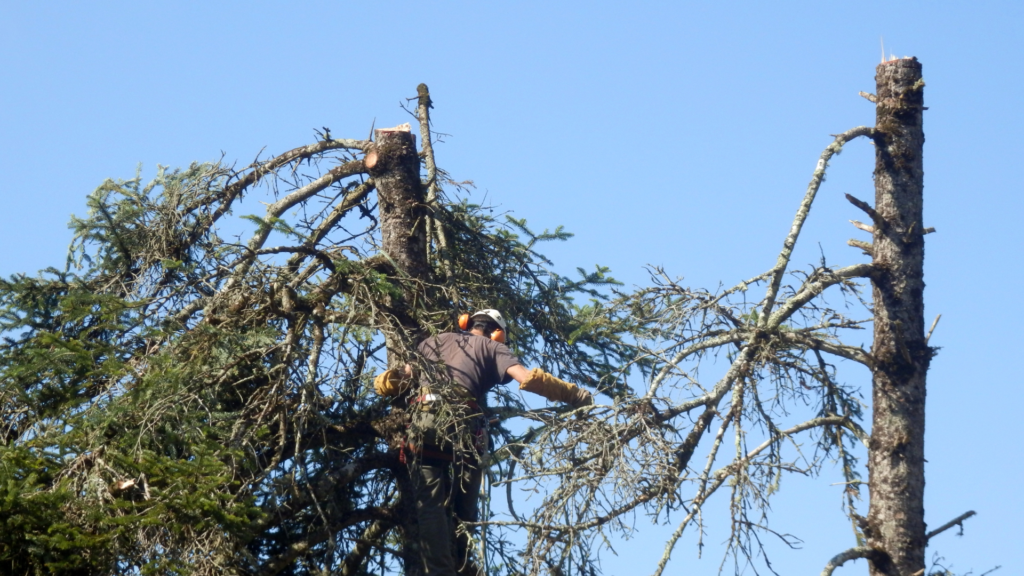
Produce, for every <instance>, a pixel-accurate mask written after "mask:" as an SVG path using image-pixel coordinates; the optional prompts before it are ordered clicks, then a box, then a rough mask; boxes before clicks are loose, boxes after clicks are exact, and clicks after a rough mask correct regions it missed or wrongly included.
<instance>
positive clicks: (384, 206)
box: [364, 125, 431, 576]
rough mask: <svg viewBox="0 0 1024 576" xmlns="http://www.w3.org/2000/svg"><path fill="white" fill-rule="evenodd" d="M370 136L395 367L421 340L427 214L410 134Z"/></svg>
mask: <svg viewBox="0 0 1024 576" xmlns="http://www.w3.org/2000/svg"><path fill="white" fill-rule="evenodd" d="M374 136H375V138H374V141H375V145H374V147H373V148H371V149H370V150H369V151H368V152H367V154H366V158H365V159H364V163H365V165H366V168H367V170H369V172H370V175H371V176H373V179H374V182H375V183H376V186H377V197H378V202H379V208H378V213H379V216H380V229H381V252H382V253H383V254H384V255H386V256H387V257H388V258H389V259H390V260H391V263H392V264H394V266H395V268H397V270H396V274H395V277H394V278H392V282H393V283H395V284H397V285H398V286H399V287H400V289H401V295H400V296H398V295H391V296H390V297H385V298H384V305H383V306H380V308H381V311H382V312H383V313H384V314H385V315H387V316H391V319H387V320H385V321H382V325H383V326H384V329H383V332H384V339H385V344H386V347H387V351H388V365H389V366H390V367H392V368H398V367H400V366H403V365H405V363H406V362H407V361H408V359H409V351H410V350H412V349H413V347H414V346H415V345H416V344H417V343H419V341H420V340H421V339H422V338H423V336H424V334H423V328H422V326H421V325H420V323H419V322H418V320H417V313H416V309H417V306H418V305H420V304H421V303H420V302H417V294H422V293H424V290H423V288H424V284H425V283H429V282H430V279H431V273H430V270H431V269H430V264H429V262H428V261H427V235H426V223H427V221H428V220H427V215H428V214H427V205H426V202H425V189H424V186H423V184H422V182H421V181H420V159H419V155H418V154H417V153H416V137H415V136H413V134H412V133H411V132H409V127H408V125H405V126H400V127H398V128H392V129H387V130H377V131H375V132H374ZM396 321H397V326H395V325H394V324H395V323H396ZM395 474H396V476H397V482H398V488H399V492H400V497H399V504H398V506H397V509H398V512H399V516H400V517H401V519H402V522H401V526H400V534H401V537H402V541H403V543H404V545H403V546H402V566H403V573H404V574H407V575H409V576H417V575H420V574H422V573H423V566H422V559H421V556H420V551H419V548H418V547H417V546H416V545H414V544H413V543H415V542H418V541H419V525H418V523H417V517H416V500H415V497H414V495H413V494H414V492H413V489H412V484H411V483H410V480H409V470H408V469H407V468H406V467H405V466H399V467H398V469H397V470H395Z"/></svg>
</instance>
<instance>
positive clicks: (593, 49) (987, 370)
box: [0, 0, 1024, 574]
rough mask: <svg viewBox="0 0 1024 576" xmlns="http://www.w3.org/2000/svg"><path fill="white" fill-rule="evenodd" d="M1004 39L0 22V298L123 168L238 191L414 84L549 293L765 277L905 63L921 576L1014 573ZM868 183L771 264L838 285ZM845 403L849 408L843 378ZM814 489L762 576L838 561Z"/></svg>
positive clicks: (1018, 83)
mask: <svg viewBox="0 0 1024 576" xmlns="http://www.w3.org/2000/svg"><path fill="white" fill-rule="evenodd" d="M1022 16H1024V8H1022V5H1020V4H1019V3H1011V2H971V3H966V2H964V3H953V2H927V3H926V2H899V1H893V0H890V1H887V2H874V1H864V2H831V3H822V2H813V3H812V2H774V3H767V2H764V3H760V2H759V3H754V2H745V3H744V2H739V3H712V2H705V3H684V2H644V3H625V2H591V3H582V2H575V3H560V4H556V3H551V2H546V3H541V2H518V3H497V2H490V3H483V2H479V3H470V2H445V3H427V2H420V3H407V2H382V3H350V4H346V3H341V2H307V3H302V4H296V5H286V4H284V3H270V2H244V3H243V2H218V3H210V2H208V3H200V2H189V3H174V4H172V3H161V2H147V3H141V2H124V3H115V2H105V3H92V4H91V5H86V4H84V3H82V4H72V3H64V4H60V3H48V4H43V3H27V2H21V3H15V2H4V3H0V70H2V77H3V81H2V82H0V173H2V174H3V175H4V177H3V179H2V180H0V198H2V201H3V204H4V207H5V209H6V218H5V219H4V225H3V226H0V246H2V247H3V248H4V249H3V251H2V252H0V274H4V275H8V274H11V273H14V272H32V271H35V270H38V269H40V268H43V267H46V266H50V265H56V266H60V265H62V263H63V261H64V254H65V250H66V247H67V245H68V242H69V240H70V235H69V232H68V230H67V228H66V223H67V221H68V218H69V216H70V215H71V214H72V213H79V214H82V213H84V197H85V195H86V194H88V193H89V192H90V191H92V190H93V189H94V188H95V187H96V186H98V185H99V184H100V183H101V182H102V181H103V179H105V178H108V177H115V178H129V177H131V176H133V175H134V172H135V169H136V166H137V165H138V163H140V162H141V163H143V170H144V174H145V175H152V174H153V173H154V172H155V169H156V165H157V164H158V163H159V164H163V165H170V166H181V165H185V164H187V163H189V162H191V161H193V160H216V159H218V158H219V157H220V156H221V154H222V153H223V154H224V156H225V158H226V159H228V160H230V161H235V160H237V161H238V162H239V163H240V164H245V163H248V162H249V161H250V160H251V159H252V158H253V157H255V156H256V154H257V153H258V152H259V151H260V150H261V149H263V148H264V147H266V150H267V153H278V152H281V151H284V150H286V149H289V148H291V147H294V146H297V145H300V144H304V143H308V142H311V141H312V140H313V137H314V135H313V129H314V128H318V127H320V126H329V127H330V128H331V130H332V133H333V134H334V135H335V136H337V137H352V138H363V137H365V136H366V135H367V134H368V133H369V130H370V126H371V123H373V122H376V125H377V126H378V127H380V126H390V125H395V124H399V123H402V122H405V121H407V120H408V117H407V115H406V114H405V113H404V112H403V111H402V110H401V109H400V108H399V106H398V104H399V102H400V101H402V100H404V99H405V98H407V97H412V96H415V87H416V85H417V84H418V83H420V82H426V83H427V84H428V85H429V86H430V89H431V94H432V96H433V99H434V101H435V110H434V112H433V113H434V120H435V128H436V129H437V130H438V131H440V132H444V133H447V134H450V135H451V136H449V137H446V138H445V142H444V143H443V144H440V145H438V147H437V148H436V152H437V155H438V162H439V164H440V165H441V166H442V167H443V168H445V169H446V170H448V171H449V172H450V173H451V174H452V175H453V176H454V177H455V178H456V179H459V180H464V179H470V180H473V181H474V182H475V183H476V186H477V194H478V198H481V199H482V198H484V197H486V199H487V200H488V201H489V202H491V203H494V204H496V205H499V206H500V207H501V208H502V209H505V210H510V211H513V212H514V214H515V215H516V216H517V217H525V218H527V220H528V221H529V222H530V223H531V225H533V226H535V227H537V228H545V227H548V228H553V227H554V226H557V225H564V226H565V227H566V228H567V229H568V230H570V231H572V232H574V233H575V234H576V237H575V238H574V239H573V240H571V241H569V242H566V243H562V244H558V245H555V246H552V247H551V248H550V249H549V250H548V252H547V253H548V255H549V256H551V257H552V258H553V259H554V260H555V262H556V264H557V266H558V267H559V269H561V270H564V271H566V272H568V271H571V270H573V269H574V268H575V267H576V266H583V267H590V266H592V265H594V264H598V263H599V264H603V265H607V266H610V267H611V268H612V270H613V273H614V275H615V276H616V277H617V278H619V279H620V280H622V281H624V282H626V283H627V284H628V285H632V284H637V285H641V284H644V283H645V281H646V280H645V278H646V275H645V272H644V270H643V266H644V265H645V264H655V265H663V266H665V267H666V269H667V270H668V271H669V272H670V273H671V274H673V275H677V276H685V278H686V281H687V282H688V283H690V284H693V285H702V286H708V287H714V286H716V285H717V284H718V283H719V282H722V283H725V284H730V285H731V284H732V283H735V282H736V281H738V280H740V279H743V278H749V277H751V276H753V275H755V274H757V273H759V272H761V271H763V270H766V269H767V268H769V267H770V266H771V265H772V264H773V263H774V258H775V255H776V253H777V251H778V249H779V247H780V246H781V243H782V239H783V237H784V235H785V233H786V231H787V230H788V228H789V225H790V221H791V219H792V216H793V213H794V212H795V210H796V206H797V204H798V202H799V199H800V197H801V195H802V193H803V190H804V188H805V187H806V184H807V181H808V180H809V178H810V175H811V172H812V170H813V168H814V165H815V162H816V160H817V157H818V155H819V154H820V152H821V150H822V148H823V147H824V146H825V145H827V144H828V143H829V142H830V141H831V137H830V136H829V135H830V134H835V133H838V132H841V131H844V130H846V129H848V128H852V127H854V126H857V125H870V124H872V123H873V119H874V110H873V106H872V105H871V104H870V103H869V102H867V101H866V100H864V99H862V98H859V97H858V96H857V92H858V91H860V90H864V91H869V92H870V91H873V89H874V68H875V65H877V63H878V62H879V60H880V57H881V55H880V52H881V49H880V46H879V39H880V38H882V37H884V40H885V47H886V51H887V53H891V54H894V55H896V56H911V55H912V56H917V57H918V58H919V59H920V60H921V61H922V63H923V65H924V78H925V80H926V82H927V89H926V93H925V99H926V105H928V106H929V108H930V109H929V110H928V112H926V116H925V133H926V136H927V144H926V149H925V171H926V175H925V187H926V188H925V193H926V197H925V214H926V222H925V224H926V225H927V226H933V227H935V228H937V230H938V233H937V234H933V235H929V236H928V237H927V256H926V282H927V289H926V300H927V308H928V310H927V313H928V316H929V318H931V317H934V315H935V314H938V313H941V314H942V315H943V316H942V322H941V324H940V325H939V328H938V329H937V331H936V334H935V336H934V338H933V340H932V342H933V344H936V345H938V346H941V347H942V350H941V352H940V354H939V356H938V357H937V358H936V359H935V361H934V362H933V363H932V369H931V373H930V376H929V396H928V431H927V447H926V452H927V457H928V461H929V464H928V488H927V496H926V498H927V500H926V509H927V520H928V522H929V524H930V525H932V526H938V525H939V524H941V523H943V522H945V521H946V520H948V519H950V518H952V517H954V516H956V515H958V514H960V513H961V512H963V511H965V510H968V509H974V510H977V511H978V513H979V516H978V517H977V518H974V519H972V520H970V521H969V522H968V525H967V528H966V532H965V535H964V537H962V538H957V537H955V536H953V535H952V534H951V533H947V534H944V535H942V536H940V537H938V538H937V539H936V541H935V542H934V544H935V545H934V546H933V547H932V549H931V550H932V551H938V552H940V553H941V554H942V555H943V556H945V557H946V559H947V562H948V563H952V564H953V567H954V569H955V570H957V571H958V572H963V571H966V570H968V569H971V568H973V569H974V570H975V573H979V572H981V571H984V570H985V569H988V568H991V567H992V566H994V565H997V564H1000V565H1002V566H1004V570H1005V571H1006V572H1007V573H1010V572H1016V571H1019V570H1020V569H1021V568H1020V567H1021V566H1022V565H1024V551H1021V549H1020V548H1019V547H1018V546H1017V545H1016V544H1017V542H1018V540H1019V538H1017V537H1015V536H1014V535H1013V534H1015V533H1016V529H1017V526H1018V525H1019V522H1020V518H1021V517H1024V499H1022V498H1021V497H1020V496H1019V493H1018V491H1017V490H1016V488H1017V487H1016V485H1017V483H1018V481H1019V480H1018V479H1019V478H1020V476H1021V465H1020V462H1019V460H1020V458H1019V456H1020V449H1019V446H1020V442H1019V439H1018V434H1019V426H1018V425H1017V422H1018V418H1019V416H1017V414H1018V410H1019V409H1018V407H1019V406H1020V405H1021V400H1022V399H1024V398H1022V396H1024V394H1022V392H1021V388H1020V384H1021V377H1020V375H1019V371H1018V369H1017V368H1016V366H1017V365H1018V360H1017V358H1018V351H1017V350H1018V347H1019V345H1018V343H1017V337H1018V330H1017V326H1018V324H1017V322H1016V321H1015V320H1014V318H1015V316H1014V314H1015V313H1014V312H1013V310H1015V306H1016V305H1017V304H1018V302H1019V299H1020V297H1021V281H1022V278H1021V248H1022V240H1021V236H1020V234H1019V233H1018V231H1017V229H1018V222H1019V220H1020V216H1019V215H1020V214H1021V212H1022V208H1024V206H1022V204H1024V200H1022V198H1024V196H1022V192H1024V190H1022V186H1021V177H1020V175H1019V170H1018V169H1017V165H1018V164H1019V157H1020V156H1021V152H1022V148H1024V147H1022V145H1021V143H1020V139H1019V134H1021V133H1024V117H1022V115H1024V107H1022V106H1021V94H1022V90H1024V79H1022V78H1024V74H1022V72H1024V70H1022V62H1021V57H1020V55H1021V54H1024V46H1022V44H1024V42H1022V40H1021V39H1020V38H1021V35H1020V34H1019V29H1020V28H1021V25H1022V24H1024V18H1022ZM872 169H873V152H872V150H871V147H870V145H869V144H868V143H866V142H855V143H852V144H850V145H849V146H847V148H846V150H844V152H843V154H842V155H841V156H839V157H838V158H835V159H834V160H833V161H832V168H831V170H830V172H829V176H828V180H827V182H826V183H825V185H824V186H823V188H822V191H821V193H820V195H819V200H818V203H817V204H816V205H815V207H814V209H813V211H812V214H811V218H810V221H809V222H808V225H807V227H806V229H805V231H804V234H803V236H802V238H801V242H802V244H801V246H800V247H799V249H798V251H797V253H796V256H795V258H794V263H795V264H796V265H803V264H810V263H815V262H817V261H818V260H819V258H820V256H821V254H822V253H824V254H825V256H826V258H827V259H828V262H829V263H831V264H836V265H839V264H850V263H854V262H860V261H863V259H864V257H863V256H862V255H860V253H859V251H858V250H855V249H853V248H849V247H847V246H846V245H845V242H846V240H847V239H848V238H861V239H865V238H863V234H861V233H858V232H857V231H856V230H854V229H853V227H852V226H850V225H849V224H848V223H847V220H850V219H863V217H862V215H861V214H859V213H858V211H857V210H856V209H855V208H853V207H852V206H850V205H849V204H848V203H847V202H846V201H845V200H843V194H845V193H850V194H853V195H854V196H857V197H859V198H862V199H865V200H870V199H871V198H872V197H873V188H872V181H871V171H872ZM253 211H254V212H255V211H257V210H255V209H254V210H253ZM819 245H820V248H819ZM843 376H844V378H845V379H846V381H847V382H850V383H854V384H857V385H861V386H863V387H864V390H865V392H867V390H868V389H867V384H868V382H869V380H868V376H867V374H865V373H863V372H862V371H860V370H858V369H857V368H856V367H847V368H846V371H845V372H844V374H843ZM832 476H833V477H835V478H837V479H834V480H830V479H829V478H822V479H818V480H814V481H805V480H798V479H794V480H792V481H789V482H788V483H787V482H784V483H783V486H782V492H781V493H780V497H779V500H778V501H777V503H776V507H775V509H776V511H777V516H776V524H775V525H774V526H775V527H776V528H778V529H780V530H782V531H785V532H791V533H794V534H797V535H799V536H801V537H803V538H804V540H805V541H806V544H805V546H804V549H803V550H800V551H795V552H790V551H786V550H778V551H777V552H776V555H775V556H774V557H773V565H774V567H775V568H776V569H777V570H779V572H780V573H782V574H795V573H798V572H804V573H806V572H810V573H817V572H816V571H820V570H821V567H822V566H823V565H824V563H825V562H826V561H827V559H828V558H829V557H831V556H832V555H833V554H835V553H837V552H840V551H841V550H842V549H845V548H846V547H849V546H850V545H852V542H851V537H850V531H849V528H848V525H847V524H845V523H844V521H843V519H842V517H841V514H840V509H839V492H838V490H839V488H838V487H830V486H829V485H828V484H829V482H833V481H838V473H832ZM724 528H725V527H724V522H721V523H720V525H719V526H718V528H717V530H718V531H717V532H714V531H713V532H711V533H710V534H709V536H708V538H707V540H708V542H709V543H713V542H718V541H721V540H724V539H725V537H726V532H724V531H723V530H724ZM711 529H712V530H715V529H716V528H715V527H714V526H712V528H711ZM643 530H644V529H641V532H640V537H638V538H637V539H635V540H633V541H632V542H630V543H629V544H627V545H625V546H619V547H618V548H617V550H618V552H619V553H620V557H619V558H617V559H616V558H611V559H609V561H608V563H607V564H606V568H607V573H611V574H628V573H636V572H635V570H639V571H640V573H643V572H644V571H649V570H647V568H646V565H647V564H650V566H651V567H653V564H654V559H653V558H651V559H650V561H647V560H645V558H649V557H652V556H656V555H660V550H661V548H660V546H658V545H652V544H651V543H650V542H651V541H652V540H653V539H654V538H655V536H654V535H655V533H656V531H647V532H645V531H643ZM674 559H675V560H674V567H675V570H676V571H684V570H685V571H687V572H690V573H693V572H696V573H713V572H714V571H715V570H717V568H718V563H719V560H720V557H719V556H718V555H717V554H716V553H715V552H714V550H713V548H709V549H708V550H706V551H705V554H704V558H703V559H702V560H697V550H696V546H695V540H694V539H693V538H690V539H685V538H684V541H683V542H682V543H681V544H680V545H679V546H678V547H677V549H676V552H675V554H674ZM638 566H639V568H638ZM843 570H845V572H847V573H864V570H865V567H864V565H863V563H861V564H859V565H854V566H853V567H850V566H848V567H846V568H845V569H843Z"/></svg>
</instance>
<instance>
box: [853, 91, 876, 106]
mask: <svg viewBox="0 0 1024 576" xmlns="http://www.w3.org/2000/svg"><path fill="white" fill-rule="evenodd" d="M857 95H858V96H860V97H861V98H865V99H866V100H867V101H868V102H871V103H872V104H878V96H875V95H874V94H869V93H867V92H864V91H860V92H857Z"/></svg>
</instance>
